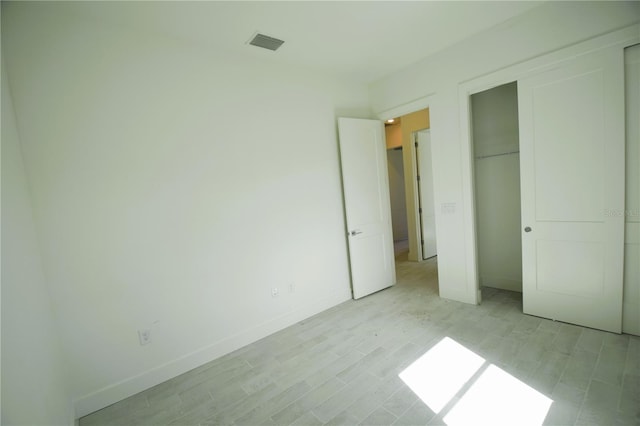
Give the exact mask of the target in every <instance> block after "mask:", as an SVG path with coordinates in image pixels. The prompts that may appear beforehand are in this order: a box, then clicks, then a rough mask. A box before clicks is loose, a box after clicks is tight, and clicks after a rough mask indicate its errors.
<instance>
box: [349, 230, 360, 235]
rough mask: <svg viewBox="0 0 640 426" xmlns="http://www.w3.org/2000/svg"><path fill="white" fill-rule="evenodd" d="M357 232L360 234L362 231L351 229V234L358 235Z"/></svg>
mask: <svg viewBox="0 0 640 426" xmlns="http://www.w3.org/2000/svg"><path fill="white" fill-rule="evenodd" d="M358 234H362V231H358V230H353V231H351V235H352V236H353V235H358Z"/></svg>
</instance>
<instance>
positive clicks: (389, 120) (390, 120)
mask: <svg viewBox="0 0 640 426" xmlns="http://www.w3.org/2000/svg"><path fill="white" fill-rule="evenodd" d="M394 121H395V120H394V119H393V118H390V119H388V120H387V123H393V122H394Z"/></svg>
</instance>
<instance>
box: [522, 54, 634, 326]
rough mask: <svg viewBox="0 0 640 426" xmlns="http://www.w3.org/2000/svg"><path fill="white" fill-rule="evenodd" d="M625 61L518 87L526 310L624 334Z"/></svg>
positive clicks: (610, 59)
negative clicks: (622, 329)
mask: <svg viewBox="0 0 640 426" xmlns="http://www.w3.org/2000/svg"><path fill="white" fill-rule="evenodd" d="M623 75H624V74H623V52H622V50H621V49H619V48H607V49H602V50H599V51H596V52H592V53H588V54H585V55H582V56H579V57H576V58H574V59H571V60H569V61H566V62H563V63H561V64H559V65H557V66H556V67H555V68H553V69H550V70H546V71H543V72H540V73H537V74H534V75H531V76H527V77H525V78H521V79H519V80H518V110H519V122H520V152H521V155H520V173H521V203H522V227H523V230H522V258H523V259H522V261H523V264H522V272H523V309H524V312H525V313H527V314H532V315H537V316H541V317H545V318H551V319H555V320H560V321H564V322H569V323H573V324H579V325H583V326H587V327H592V328H597V329H601V330H607V331H611V332H615V333H620V332H621V322H622V271H623V248H624V245H623V244H624V217H623V216H624V215H623V214H622V212H623V211H624V176H625V174H624V86H623Z"/></svg>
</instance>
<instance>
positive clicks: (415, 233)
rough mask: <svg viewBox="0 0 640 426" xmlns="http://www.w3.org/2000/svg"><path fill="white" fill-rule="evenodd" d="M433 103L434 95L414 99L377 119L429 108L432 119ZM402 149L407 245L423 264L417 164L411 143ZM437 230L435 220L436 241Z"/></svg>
mask: <svg viewBox="0 0 640 426" xmlns="http://www.w3.org/2000/svg"><path fill="white" fill-rule="evenodd" d="M434 103H435V94H429V95H427V96H424V97H421V98H418V99H415V100H413V101H411V102H408V103H406V104H402V105H399V106H397V107H394V108H390V109H387V110H384V111H381V112H379V113H378V114H377V117H378V118H379V119H380V120H382V121H387V120H388V119H390V118H397V117H401V116H403V115H407V114H411V113H414V112H417V111H420V110H423V109H425V108H429V116H430V117H431V118H432V117H433V105H434ZM429 121H430V127H429V129H430V130H431V143H432V144H433V143H434V131H433V127H434V125H433V123H434V120H433V119H430V120H429ZM436 126H437V124H436ZM402 148H403V152H405V151H406V152H408V155H409V160H408V161H407V158H406V157H405V156H403V165H404V169H405V189H408V190H410V191H405V199H406V203H407V224H410V225H411V226H409V233H408V234H409V244H410V246H411V245H412V242H413V243H414V244H415V247H416V251H415V254H416V257H417V259H416V261H418V262H423V261H424V260H423V256H422V246H421V245H420V235H421V230H420V216H419V213H418V203H419V198H418V197H419V194H418V182H417V178H418V175H417V173H416V164H417V163H416V162H417V158H416V149H415V146H414V144H413V143H411V146H410V147H406V146H403V147H402ZM435 162H436V161H434V163H435ZM408 173H410V176H409V177H407V174H408ZM407 179H410V184H409V185H407ZM434 180H435V177H434ZM436 186H437V185H436V184H435V181H434V203H435V204H436V205H437V202H436V200H437V198H438V197H437V193H436ZM409 192H410V193H409ZM410 200H411V202H410ZM411 203H413V204H411ZM409 207H411V208H409ZM437 228H438V226H437V220H436V240H437V239H438V237H437V235H438V231H437ZM412 260H413V259H412Z"/></svg>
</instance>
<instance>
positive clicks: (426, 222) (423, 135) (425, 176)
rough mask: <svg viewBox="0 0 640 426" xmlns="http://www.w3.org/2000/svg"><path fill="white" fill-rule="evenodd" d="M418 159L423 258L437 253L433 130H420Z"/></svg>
mask: <svg viewBox="0 0 640 426" xmlns="http://www.w3.org/2000/svg"><path fill="white" fill-rule="evenodd" d="M416 157H417V161H418V163H419V170H420V194H419V196H420V206H421V208H422V213H421V215H422V239H423V241H424V243H423V244H422V259H428V258H430V257H433V256H435V255H436V254H437V246H436V211H435V201H434V194H433V165H432V160H431V159H432V156H431V132H430V131H429V130H421V131H419V132H418V147H417V156H416Z"/></svg>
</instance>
